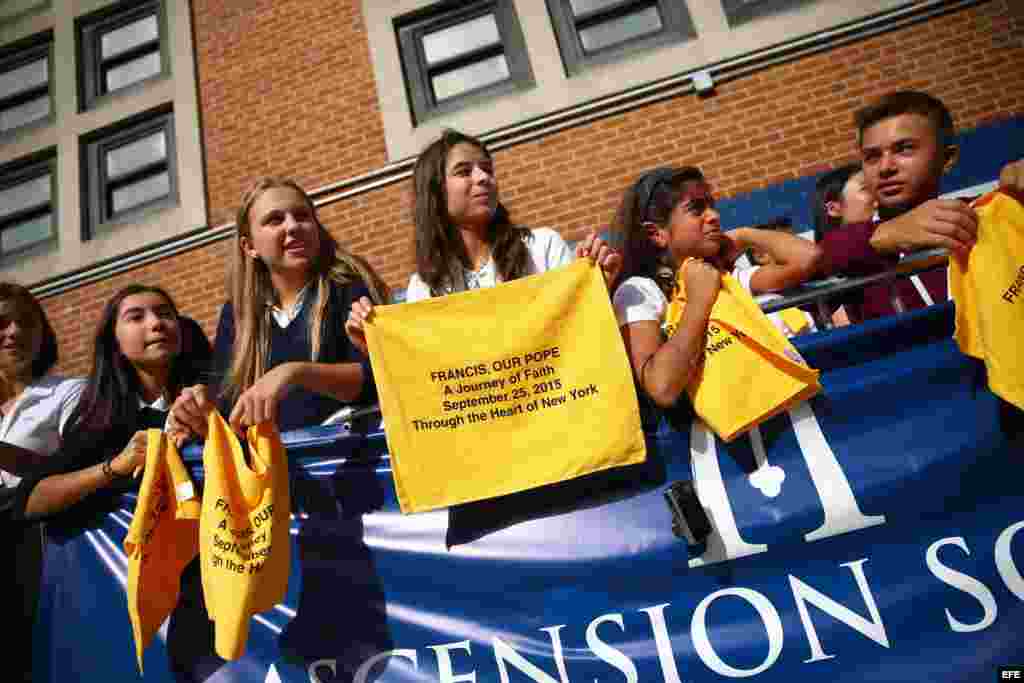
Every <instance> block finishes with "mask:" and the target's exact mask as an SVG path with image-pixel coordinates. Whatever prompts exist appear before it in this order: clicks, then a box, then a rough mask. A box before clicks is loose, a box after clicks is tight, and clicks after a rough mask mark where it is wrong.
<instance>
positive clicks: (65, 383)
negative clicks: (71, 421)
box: [0, 376, 85, 487]
mask: <svg viewBox="0 0 1024 683" xmlns="http://www.w3.org/2000/svg"><path fill="white" fill-rule="evenodd" d="M84 388H85V380H84V379H79V378H75V379H65V378H61V377H51V376H46V377H40V378H39V379H37V380H36V381H35V382H33V383H32V384H30V385H28V386H27V387H25V390H24V391H22V392H21V396H19V397H18V399H17V401H15V402H14V406H13V407H12V408H11V410H10V412H8V413H7V414H5V415H4V416H3V420H0V441H6V442H7V443H11V444H14V445H15V446H20V447H21V448H24V449H27V450H30V451H33V452H34V453H37V454H38V455H42V456H49V455H53V453H54V452H55V451H56V450H57V448H59V447H60V433H61V430H63V429H64V425H65V424H67V421H68V418H69V417H71V411H72V410H74V408H75V406H76V405H78V399H79V397H81V395H82V390H83V389H84ZM19 481H21V477H18V476H16V475H13V474H11V473H9V472H6V471H4V470H0V483H2V485H3V486H6V487H12V486H17V485H18V482H19Z"/></svg>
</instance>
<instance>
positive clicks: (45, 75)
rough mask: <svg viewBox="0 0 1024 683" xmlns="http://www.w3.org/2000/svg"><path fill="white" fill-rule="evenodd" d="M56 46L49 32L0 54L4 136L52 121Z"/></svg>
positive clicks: (0, 108) (0, 130) (0, 126)
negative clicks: (53, 67)
mask: <svg viewBox="0 0 1024 683" xmlns="http://www.w3.org/2000/svg"><path fill="white" fill-rule="evenodd" d="M52 45H53V34H52V33H50V32H47V33H44V34H41V35H39V36H33V37H31V38H29V39H27V40H24V41H20V42H18V43H16V44H14V45H11V46H10V47H7V48H4V50H3V51H2V52H0V135H4V134H6V133H10V132H12V131H14V130H17V129H20V128H24V127H26V126H31V125H33V124H40V123H48V122H50V121H51V120H52V117H53V100H52V95H51V93H50V82H51V80H52V79H51V77H50V74H51V73H52V64H51V53H52V49H51V48H52Z"/></svg>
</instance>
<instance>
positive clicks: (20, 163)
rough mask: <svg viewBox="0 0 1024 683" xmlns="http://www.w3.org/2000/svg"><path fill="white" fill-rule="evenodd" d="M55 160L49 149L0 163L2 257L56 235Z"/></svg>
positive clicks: (0, 253)
mask: <svg viewBox="0 0 1024 683" xmlns="http://www.w3.org/2000/svg"><path fill="white" fill-rule="evenodd" d="M55 160H56V154H55V153H54V151H53V150H47V151H45V152H42V153H39V154H35V155H33V156H32V157H30V158H27V159H19V160H17V161H13V162H10V163H7V164H4V165H3V166H0V259H3V258H6V257H7V256H9V255H11V254H16V253H18V252H22V251H25V250H27V249H31V248H33V247H37V246H39V245H42V244H46V243H49V242H52V241H54V240H55V239H56V236H57V226H56V218H55V215H56V214H55V211H54V195H55V192H54V189H53V186H54V168H53V167H54V161H55Z"/></svg>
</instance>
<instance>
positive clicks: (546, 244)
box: [405, 228, 575, 303]
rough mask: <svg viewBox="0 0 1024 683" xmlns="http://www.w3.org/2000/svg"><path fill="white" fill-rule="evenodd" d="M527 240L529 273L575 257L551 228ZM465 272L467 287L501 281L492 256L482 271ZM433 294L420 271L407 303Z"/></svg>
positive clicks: (411, 280)
mask: <svg viewBox="0 0 1024 683" xmlns="http://www.w3.org/2000/svg"><path fill="white" fill-rule="evenodd" d="M524 241H525V242H526V249H527V251H528V252H529V256H530V258H529V261H528V262H527V274H528V275H535V274H537V273H545V272H547V271H549V270H551V269H553V268H558V267H560V266H564V265H568V264H569V263H572V260H573V258H574V257H575V255H574V254H573V251H572V249H570V248H569V245H567V244H566V243H565V240H563V239H562V236H561V235H559V234H558V233H557V232H555V231H554V230H552V229H551V228H533V229H532V230H530V232H529V234H527V235H526V236H525V237H524ZM463 274H464V276H465V279H466V289H483V288H486V287H493V286H494V285H496V284H498V272H497V269H496V268H495V265H494V259H492V258H488V259H487V262H486V263H485V264H483V265H482V266H481V267H480V269H479V270H476V271H473V270H469V269H466V268H463ZM452 291H454V290H453V289H452V288H451V287H448V288H446V291H445V293H446V294H450V293H451V292H452ZM433 296H434V295H433V294H432V293H431V291H430V287H428V286H427V283H426V282H424V281H423V279H422V278H420V274H419V273H413V274H412V277H411V278H409V286H408V287H406V290H405V301H406V303H413V302H416V301H423V300H424V299H430V298H432V297H433Z"/></svg>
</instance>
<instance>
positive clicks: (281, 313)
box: [269, 280, 313, 330]
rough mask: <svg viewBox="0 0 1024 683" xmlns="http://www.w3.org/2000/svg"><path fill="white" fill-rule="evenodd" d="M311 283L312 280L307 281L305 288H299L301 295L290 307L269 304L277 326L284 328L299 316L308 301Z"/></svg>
mask: <svg viewBox="0 0 1024 683" xmlns="http://www.w3.org/2000/svg"><path fill="white" fill-rule="evenodd" d="M311 284H313V281H312V280H310V281H309V282H307V283H306V284H305V285H304V286H303V288H302V289H300V290H299V295H298V296H297V297H295V303H293V304H292V305H291V306H289V307H288V308H281V307H280V306H274V305H273V304H269V306H270V315H271V316H273V318H274V322H276V323H277V326H278V327H280V328H281V329H282V330H283V329H284V328H286V327H288V325H290V324H291V322H292V321H293V320H295V319H296V318H297V317H299V314H300V313H302V307H303V306H304V305H305V303H306V294H307V293H308V292H309V286H310V285H311Z"/></svg>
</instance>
